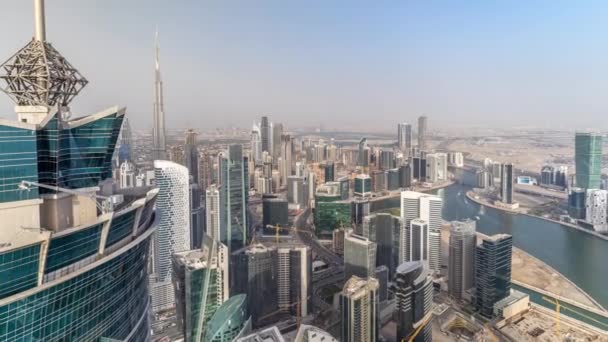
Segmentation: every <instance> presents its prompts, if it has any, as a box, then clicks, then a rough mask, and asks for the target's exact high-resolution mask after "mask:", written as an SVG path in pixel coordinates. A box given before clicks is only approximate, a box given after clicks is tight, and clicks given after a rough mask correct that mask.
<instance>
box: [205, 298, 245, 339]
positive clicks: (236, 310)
mask: <svg viewBox="0 0 608 342" xmlns="http://www.w3.org/2000/svg"><path fill="white" fill-rule="evenodd" d="M250 329H251V319H250V317H249V311H248V309H247V295H244V294H240V295H236V296H232V297H230V299H228V300H227V301H226V302H224V304H222V305H221V306H220V307H219V309H217V311H216V312H215V314H214V315H213V317H212V318H211V321H210V322H209V327H208V329H207V332H206V334H205V338H204V340H203V341H204V342H232V341H234V340H236V339H237V338H238V337H240V336H243V335H244V334H246V333H248V332H249V330H250Z"/></svg>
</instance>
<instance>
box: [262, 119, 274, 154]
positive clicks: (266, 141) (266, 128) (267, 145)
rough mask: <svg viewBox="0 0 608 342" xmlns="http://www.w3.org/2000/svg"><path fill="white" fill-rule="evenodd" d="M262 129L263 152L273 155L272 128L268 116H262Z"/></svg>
mask: <svg viewBox="0 0 608 342" xmlns="http://www.w3.org/2000/svg"><path fill="white" fill-rule="evenodd" d="M260 130H261V132H262V152H268V153H269V154H270V155H271V156H272V145H271V144H272V129H271V127H270V122H269V121H268V117H267V116H262V121H261V123H260Z"/></svg>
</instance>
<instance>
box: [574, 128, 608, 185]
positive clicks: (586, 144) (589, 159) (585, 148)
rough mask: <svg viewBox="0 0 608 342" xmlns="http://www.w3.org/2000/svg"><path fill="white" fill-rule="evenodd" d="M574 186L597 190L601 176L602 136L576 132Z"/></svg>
mask: <svg viewBox="0 0 608 342" xmlns="http://www.w3.org/2000/svg"><path fill="white" fill-rule="evenodd" d="M574 153H575V155H574V161H575V164H576V165H575V167H576V186H577V187H579V188H583V189H599V188H600V179H601V175H602V135H601V134H599V133H595V132H594V133H583V132H577V133H576V136H575V138H574Z"/></svg>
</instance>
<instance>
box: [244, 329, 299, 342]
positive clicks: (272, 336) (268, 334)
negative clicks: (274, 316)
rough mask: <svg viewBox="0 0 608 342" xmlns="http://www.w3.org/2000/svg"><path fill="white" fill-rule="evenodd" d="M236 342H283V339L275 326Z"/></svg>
mask: <svg viewBox="0 0 608 342" xmlns="http://www.w3.org/2000/svg"><path fill="white" fill-rule="evenodd" d="M303 326H304V325H301V326H300V327H303ZM296 341H297V340H296ZM236 342H285V339H284V338H283V335H281V331H280V330H279V328H277V326H276V325H275V326H272V327H270V328H266V329H264V330H260V331H256V332H255V333H253V334H250V335H247V336H243V337H241V338H239V339H237V340H236ZM306 342H308V341H306Z"/></svg>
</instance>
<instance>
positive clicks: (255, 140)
mask: <svg viewBox="0 0 608 342" xmlns="http://www.w3.org/2000/svg"><path fill="white" fill-rule="evenodd" d="M251 158H253V162H254V163H255V165H260V164H261V163H262V133H261V129H260V126H258V125H257V124H255V123H254V124H253V128H252V129H251Z"/></svg>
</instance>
